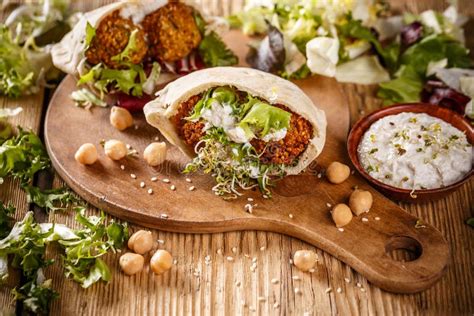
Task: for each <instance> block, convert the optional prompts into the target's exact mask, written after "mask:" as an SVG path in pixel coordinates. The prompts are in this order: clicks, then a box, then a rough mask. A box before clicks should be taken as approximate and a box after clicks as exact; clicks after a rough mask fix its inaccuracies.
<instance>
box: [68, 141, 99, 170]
mask: <svg viewBox="0 0 474 316" xmlns="http://www.w3.org/2000/svg"><path fill="white" fill-rule="evenodd" d="M97 158H98V154H97V148H95V146H94V144H91V143H86V144H82V145H81V147H79V149H78V150H77V151H76V153H75V155H74V159H76V161H77V162H78V163H80V164H83V165H92V164H93V163H94V162H96V161H97Z"/></svg>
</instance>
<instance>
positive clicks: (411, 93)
mask: <svg viewBox="0 0 474 316" xmlns="http://www.w3.org/2000/svg"><path fill="white" fill-rule="evenodd" d="M443 58H447V60H448V67H459V68H470V67H472V62H471V60H470V58H469V51H468V50H467V49H466V48H465V47H463V46H462V44H461V43H459V42H458V41H456V40H453V39H452V38H451V37H449V36H446V35H443V34H439V35H437V34H433V35H429V36H427V37H425V38H424V39H422V40H421V41H419V42H418V43H416V44H414V45H412V46H410V47H409V48H408V49H407V50H406V51H405V52H404V53H403V54H402V55H401V56H400V64H401V67H400V69H399V70H398V71H397V73H396V74H395V79H393V80H391V81H389V82H385V83H382V84H380V89H379V91H378V93H377V95H378V96H379V97H381V98H382V99H383V100H384V104H386V105H388V104H392V103H404V102H416V101H419V100H420V92H421V90H422V88H423V83H424V81H425V79H426V70H427V68H428V65H429V63H430V62H434V61H438V60H441V59H443Z"/></svg>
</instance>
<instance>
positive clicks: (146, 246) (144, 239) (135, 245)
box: [128, 230, 153, 255]
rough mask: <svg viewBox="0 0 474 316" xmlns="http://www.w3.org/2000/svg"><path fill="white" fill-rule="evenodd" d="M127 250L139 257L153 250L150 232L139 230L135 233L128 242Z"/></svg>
mask: <svg viewBox="0 0 474 316" xmlns="http://www.w3.org/2000/svg"><path fill="white" fill-rule="evenodd" d="M128 248H130V250H132V251H134V252H135V253H139V254H141V255H143V254H145V253H147V252H148V251H150V250H151V248H153V235H152V233H151V231H147V230H139V231H137V232H135V233H134V234H133V235H132V236H131V237H130V239H129V240H128Z"/></svg>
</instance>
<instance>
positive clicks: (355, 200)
mask: <svg viewBox="0 0 474 316" xmlns="http://www.w3.org/2000/svg"><path fill="white" fill-rule="evenodd" d="M372 203H373V198H372V194H371V193H370V192H369V191H364V190H354V192H352V194H351V196H350V198H349V207H350V208H351V210H352V212H353V213H354V214H355V215H356V216H359V215H360V214H362V213H367V212H368V211H369V210H370V208H371V207H372Z"/></svg>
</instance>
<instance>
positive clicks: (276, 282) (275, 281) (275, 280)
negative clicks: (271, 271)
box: [271, 279, 280, 284]
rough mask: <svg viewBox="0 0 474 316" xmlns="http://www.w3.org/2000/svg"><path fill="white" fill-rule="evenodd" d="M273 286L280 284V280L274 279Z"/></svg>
mask: <svg viewBox="0 0 474 316" xmlns="http://www.w3.org/2000/svg"><path fill="white" fill-rule="evenodd" d="M271 282H272V284H278V283H279V282H280V281H279V280H278V279H272V281H271Z"/></svg>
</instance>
